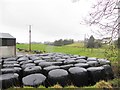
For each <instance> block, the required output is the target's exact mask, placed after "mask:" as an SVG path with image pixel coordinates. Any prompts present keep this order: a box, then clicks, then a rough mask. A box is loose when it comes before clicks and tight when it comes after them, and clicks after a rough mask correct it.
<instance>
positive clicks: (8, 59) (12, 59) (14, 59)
mask: <svg viewBox="0 0 120 90" xmlns="http://www.w3.org/2000/svg"><path fill="white" fill-rule="evenodd" d="M4 61H16V57H11V58H6V59H4Z"/></svg>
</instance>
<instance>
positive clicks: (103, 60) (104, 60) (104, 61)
mask: <svg viewBox="0 0 120 90" xmlns="http://www.w3.org/2000/svg"><path fill="white" fill-rule="evenodd" d="M98 62H99V63H100V65H106V64H109V65H111V63H110V61H109V60H106V59H98Z"/></svg>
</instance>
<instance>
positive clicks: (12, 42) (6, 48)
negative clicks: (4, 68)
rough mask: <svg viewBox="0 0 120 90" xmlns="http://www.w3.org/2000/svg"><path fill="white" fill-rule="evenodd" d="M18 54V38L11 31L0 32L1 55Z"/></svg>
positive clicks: (10, 55)
mask: <svg viewBox="0 0 120 90" xmlns="http://www.w3.org/2000/svg"><path fill="white" fill-rule="evenodd" d="M15 55H16V38H14V37H13V36H12V35H10V34H9V33H0V57H12V56H15Z"/></svg>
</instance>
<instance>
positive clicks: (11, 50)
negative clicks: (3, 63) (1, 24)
mask: <svg viewBox="0 0 120 90" xmlns="http://www.w3.org/2000/svg"><path fill="white" fill-rule="evenodd" d="M15 49H16V48H15V46H0V57H12V56H15V51H16V50H15Z"/></svg>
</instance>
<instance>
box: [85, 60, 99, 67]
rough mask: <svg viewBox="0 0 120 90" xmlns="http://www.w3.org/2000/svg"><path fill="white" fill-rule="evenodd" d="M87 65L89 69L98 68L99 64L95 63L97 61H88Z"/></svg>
mask: <svg viewBox="0 0 120 90" xmlns="http://www.w3.org/2000/svg"><path fill="white" fill-rule="evenodd" d="M87 64H88V65H89V66H91V67H97V66H99V62H97V61H88V62H87Z"/></svg>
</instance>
